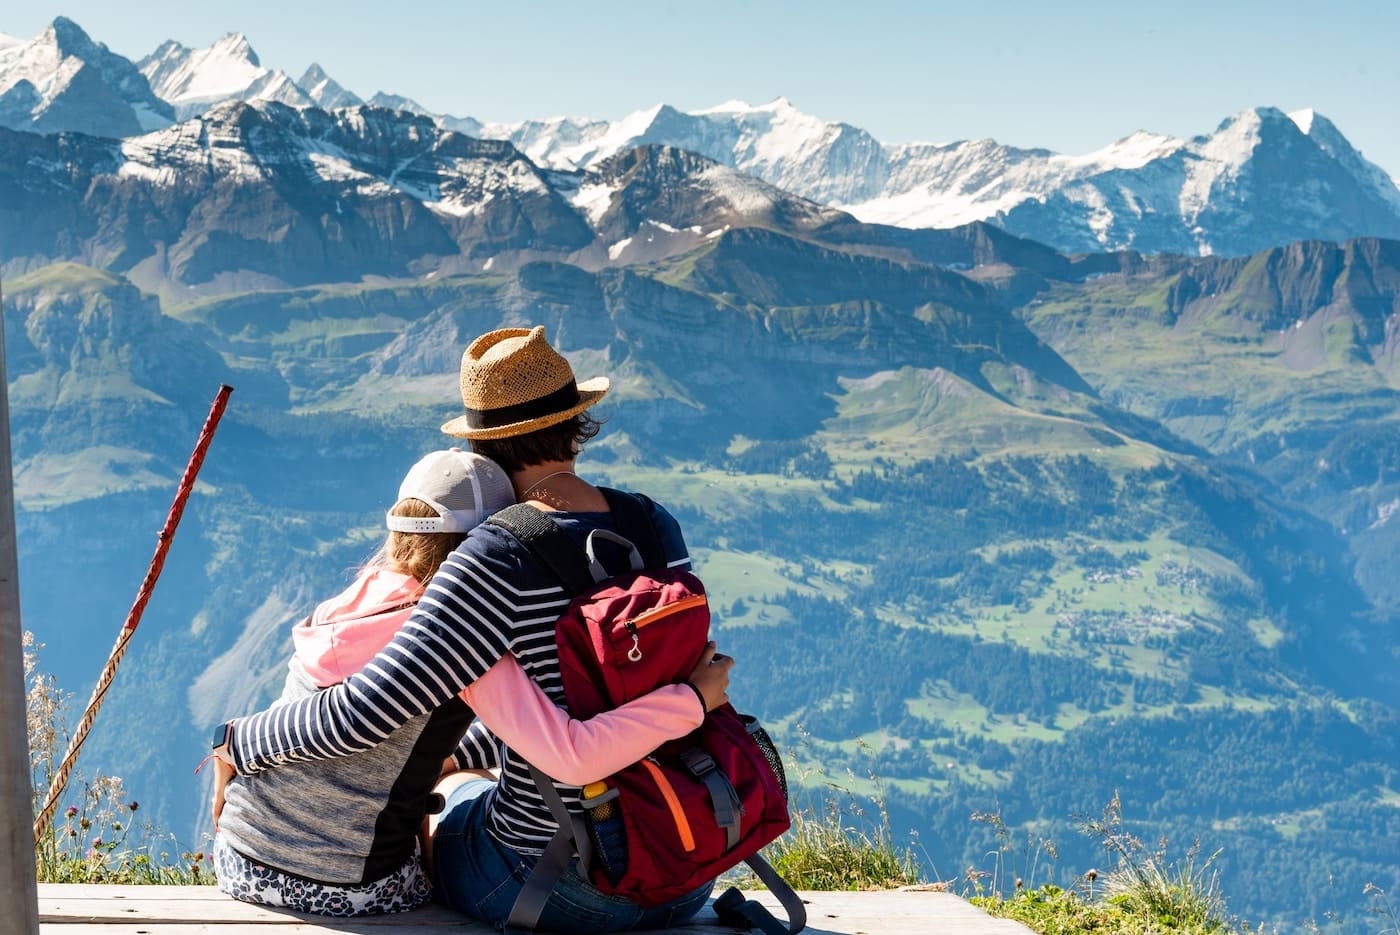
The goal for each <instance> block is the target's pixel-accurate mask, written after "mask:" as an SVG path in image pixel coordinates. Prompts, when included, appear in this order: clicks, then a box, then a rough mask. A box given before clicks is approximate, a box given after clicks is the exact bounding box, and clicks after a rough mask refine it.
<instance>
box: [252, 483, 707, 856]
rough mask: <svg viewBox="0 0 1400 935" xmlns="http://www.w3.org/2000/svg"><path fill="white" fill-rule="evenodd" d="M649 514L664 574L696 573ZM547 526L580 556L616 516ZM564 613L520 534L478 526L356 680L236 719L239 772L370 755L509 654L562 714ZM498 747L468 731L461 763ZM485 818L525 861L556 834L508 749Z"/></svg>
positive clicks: (675, 531)
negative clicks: (565, 536)
mask: <svg viewBox="0 0 1400 935" xmlns="http://www.w3.org/2000/svg"><path fill="white" fill-rule="evenodd" d="M648 504H649V505H650V507H651V518H652V522H653V525H654V526H655V528H656V530H657V532H658V534H659V535H660V538H661V544H662V549H663V552H664V553H665V556H666V561H667V565H668V567H671V568H688V567H689V565H690V558H689V556H688V554H687V552H686V547H685V540H684V538H683V537H682V535H681V530H680V526H679V524H677V523H676V521H675V518H674V517H672V516H671V515H670V514H669V513H668V512H666V511H665V510H664V509H662V508H661V507H659V506H656V505H655V504H651V503H650V501H648ZM551 516H552V518H553V519H555V520H556V521H557V522H559V524H560V525H561V526H563V528H564V529H565V531H567V532H568V533H569V534H570V535H571V536H572V537H573V538H574V539H575V540H576V541H577V542H578V543H579V545H580V547H582V544H583V541H584V539H585V538H586V537H587V535H588V533H589V532H590V531H592V530H593V529H597V528H603V529H609V530H611V529H613V524H612V516H611V514H609V513H553V514H551ZM609 567H612V566H611V565H610V566H609ZM620 567H625V565H623V566H620ZM568 603H569V598H568V596H567V595H566V594H565V592H564V589H563V587H562V586H561V584H560V583H559V581H558V579H557V578H555V576H554V575H553V574H552V573H551V572H549V571H548V570H546V569H545V568H544V567H543V566H541V565H540V564H539V563H538V562H537V561H536V560H535V558H534V556H533V555H531V553H530V552H529V550H528V549H527V548H526V547H525V546H523V545H521V544H520V542H518V541H517V540H516V539H515V537H514V536H512V535H511V534H510V533H508V532H506V531H505V530H503V529H501V528H500V527H497V526H492V525H489V524H488V525H482V526H478V527H477V528H475V529H473V530H472V531H471V533H469V534H468V536H467V538H466V540H465V541H464V542H463V543H462V545H461V546H459V547H458V549H457V551H455V552H454V553H452V555H451V557H449V558H448V560H447V561H446V562H444V563H443V566H442V568H441V569H440V570H439V571H438V573H437V574H436V575H435V576H434V577H433V579H432V581H430V582H429V584H428V588H427V590H426V592H425V593H424V595H423V597H422V599H421V600H419V602H418V608H417V610H415V611H414V613H413V615H412V616H411V617H410V618H409V619H408V621H407V622H406V623H405V624H404V626H403V628H402V629H401V630H399V632H398V633H397V634H396V635H395V636H394V638H393V640H391V641H390V642H389V644H388V645H387V646H385V647H384V649H383V650H382V651H381V652H380V653H379V654H378V655H377V656H375V657H374V659H373V660H371V661H370V662H369V663H367V664H366V665H365V667H364V668H363V669H362V670H360V672H358V673H356V674H355V675H352V676H350V677H349V678H347V679H346V680H345V681H344V682H341V683H340V684H339V685H335V686H333V687H331V688H328V689H325V690H323V691H321V692H318V693H317V694H315V695H312V696H311V697H309V698H306V699H304V700H302V701H298V702H294V703H291V704H284V705H279V706H278V707H275V708H271V709H269V710H267V711H263V712H261V713H259V714H255V715H253V716H251V717H248V718H240V719H238V720H237V721H236V722H235V725H234V731H233V740H232V746H231V751H232V754H233V760H234V764H235V765H236V766H237V768H238V772H239V773H243V774H246V773H253V772H257V771H259V770H264V769H270V768H273V767H276V766H278V765H279V764H281V763H286V762H290V761H293V760H306V759H324V758H327V757H338V756H349V755H351V754H353V753H358V752H360V751H363V750H368V749H369V748H371V747H373V746H375V745H376V744H378V743H379V742H380V741H381V740H383V739H384V738H385V737H387V736H389V734H390V733H392V732H393V731H394V729H395V728H397V727H399V726H400V725H402V724H404V723H405V722H407V721H408V720H410V719H411V718H413V717H415V716H417V715H420V714H424V713H426V712H428V711H431V710H432V709H434V708H436V707H437V706H438V705H441V704H443V703H444V702H446V701H449V700H450V699H451V698H453V697H454V696H455V695H456V694H457V693H458V692H459V691H460V690H461V689H462V688H463V687H465V686H467V685H470V684H471V683H472V682H474V681H476V679H478V678H480V677H481V676H482V675H484V674H485V673H486V671H487V670H488V669H490V668H491V666H492V665H493V664H494V663H495V662H496V660H497V659H499V658H501V657H502V656H504V655H505V654H506V653H510V654H512V655H514V656H515V658H516V659H517V660H518V661H519V663H520V665H521V667H522V668H523V669H524V670H525V672H526V673H527V674H528V675H529V676H530V677H531V678H532V679H534V680H535V682H537V683H538V684H539V686H540V687H541V688H542V689H544V692H545V694H547V695H548V696H549V697H550V698H552V699H553V700H554V701H555V702H556V703H557V704H559V705H560V706H561V707H563V706H564V690H563V683H562V680H561V676H560V672H559V656H558V651H557V649H556V647H555V642H554V625H555V622H556V621H557V620H558V618H559V615H560V614H561V613H562V612H563V610H564V608H565V607H567V606H568ZM493 741H494V738H491V737H490V735H489V734H485V733H484V732H479V731H476V730H473V731H472V732H469V734H468V736H467V737H465V738H463V744H462V746H461V747H459V748H458V762H459V763H460V764H463V765H466V764H468V763H469V762H470V765H473V766H478V765H482V764H483V763H486V762H490V760H491V759H493V758H495V757H496V755H497V751H495V750H491V749H489V747H490V746H491V745H492V743H493ZM559 792H560V795H561V796H562V797H563V799H564V801H565V803H566V804H567V805H568V806H569V807H570V809H571V810H574V811H577V810H579V809H578V805H577V801H578V789H577V787H571V786H562V785H561V786H559ZM489 820H490V825H489V827H490V830H491V832H492V834H493V835H494V836H495V838H496V839H497V840H498V841H500V842H501V843H502V844H504V845H506V846H507V847H510V848H514V849H515V850H518V851H521V852H525V853H538V852H539V850H540V849H541V848H543V847H544V845H545V844H546V843H547V842H548V840H549V838H550V836H551V835H552V834H553V833H554V829H555V827H556V825H555V822H554V820H553V818H552V817H551V816H550V814H549V808H548V806H546V805H545V803H544V800H543V799H542V798H541V797H540V795H539V793H538V792H537V791H536V790H535V785H534V782H533V781H532V780H531V779H530V774H529V771H528V769H527V768H526V765H525V762H524V761H523V760H521V759H520V758H519V757H516V756H514V755H513V754H512V753H511V752H510V751H509V750H507V751H505V756H504V760H503V762H502V768H501V781H500V783H499V785H498V786H497V789H496V795H495V797H494V799H493V801H492V814H491V817H490V819H489Z"/></svg>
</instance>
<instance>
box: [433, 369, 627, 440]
mask: <svg viewBox="0 0 1400 935" xmlns="http://www.w3.org/2000/svg"><path fill="white" fill-rule="evenodd" d="M611 385H612V384H611V381H610V380H609V379H608V378H607V377H594V378H593V379H591V380H584V381H583V382H582V383H580V384H579V385H578V399H579V401H578V403H577V405H574V406H571V407H569V408H568V409H564V410H562V411H560V412H551V413H550V414H549V415H547V416H538V417H536V418H534V419H526V420H525V421H523V422H512V423H510V424H509V425H493V426H491V427H490V428H484V429H480V428H472V427H471V426H470V425H468V424H467V417H466V416H458V417H457V418H455V419H453V420H452V421H451V422H445V423H443V426H442V430H443V432H444V433H446V434H448V435H452V436H454V437H456V438H479V439H483V440H485V439H492V438H512V437H514V436H516V435H524V434H525V433H526V432H533V431H535V430H537V429H543V428H548V427H549V426H551V425H558V424H559V423H560V422H563V421H564V420H565V419H568V418H571V417H572V416H576V415H578V414H579V413H580V412H583V411H584V410H585V409H587V408H588V407H589V406H592V405H593V404H594V403H596V402H598V400H600V399H602V398H603V396H604V395H606V394H607V392H608V388H609V387H610V386H611Z"/></svg>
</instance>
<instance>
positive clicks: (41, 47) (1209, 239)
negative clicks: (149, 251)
mask: <svg viewBox="0 0 1400 935" xmlns="http://www.w3.org/2000/svg"><path fill="white" fill-rule="evenodd" d="M59 34H62V36H63V37H65V38H64V39H63V41H59V39H58V38H57V37H58V35H59ZM89 60H91V62H89ZM123 63H124V64H123ZM134 67H135V66H132V65H131V63H129V62H126V60H125V59H120V57H119V56H113V55H112V54H111V53H110V52H107V50H106V49H105V47H100V46H98V45H97V44H95V43H93V42H92V41H91V40H90V39H88V37H87V36H86V35H85V34H83V33H82V31H81V29H80V28H78V27H77V25H76V24H74V23H72V22H71V21H69V20H65V19H60V20H57V21H55V25H54V27H51V28H50V29H49V30H48V31H46V32H45V33H44V34H43V35H41V36H40V37H39V38H37V39H35V40H33V41H32V42H30V43H23V42H18V41H16V42H14V43H12V44H9V45H7V46H6V47H5V48H4V49H0V125H3V126H9V127H11V128H13V129H22V130H34V131H37V132H55V131H62V130H71V131H78V132H85V133H92V134H96V135H104V136H117V137H122V136H129V135H133V134H135V133H138V132H141V131H143V130H149V129H153V128H156V127H159V126H162V125H164V122H165V121H167V120H169V119H172V116H173V117H174V118H180V119H184V118H187V117H191V116H196V115H198V114H201V113H204V112H205V111H207V110H208V109H210V108H211V107H213V106H215V105H216V104H218V103H220V102H224V101H228V100H243V101H250V102H256V101H277V102H281V103H285V104H289V105H291V106H294V107H313V106H315V107H322V108H337V107H342V106H356V105H358V104H359V103H360V102H361V99H360V98H359V97H358V96H357V95H355V94H354V93H353V92H351V91H349V90H348V89H346V88H344V87H342V86H341V85H339V84H338V83H336V82H335V81H334V79H333V78H331V77H330V76H329V75H328V74H326V72H325V71H324V69H321V68H320V67H319V66H315V65H313V66H311V67H309V68H308V69H307V71H306V73H305V74H304V75H303V76H302V78H301V79H300V81H293V80H292V78H291V77H290V76H289V75H287V74H286V73H285V72H282V71H279V70H275V69H270V68H266V67H264V66H263V65H262V64H261V62H260V60H259V59H258V57H257V55H256V53H255V52H254V51H253V50H252V47H251V45H250V44H249V42H248V40H247V38H246V37H245V36H243V35H242V34H239V33H230V34H227V35H225V36H224V37H222V38H221V39H219V40H218V41H217V42H215V43H214V44H213V45H212V46H210V47H209V48H206V49H189V48H186V47H185V46H182V45H180V44H179V43H177V42H175V41H173V40H172V41H168V42H166V43H164V44H163V45H162V46H161V47H160V48H158V49H157V50H155V52H153V53H152V54H151V55H148V56H147V57H145V58H143V59H142V60H141V62H140V63H139V68H140V73H141V75H142V76H143V77H144V78H145V79H147V81H148V83H149V88H148V89H141V88H139V87H138V86H137V85H136V84H135V83H134V82H133V76H132V75H131V71H132V69H133V68H134ZM69 73H73V74H77V75H80V76H83V77H82V80H81V81H79V83H78V84H77V85H72V86H71V87H70V85H71V82H70V81H68V80H67V79H66V78H65V77H64V76H66V75H68V74H69ZM26 76H27V77H26ZM136 80H137V81H139V79H136ZM36 81H37V82H38V84H35V82H36ZM39 86H43V87H45V88H50V87H51V86H52V87H53V88H57V87H60V86H61V87H63V88H65V89H66V90H65V91H64V93H62V94H57V92H56V91H52V90H45V91H44V92H43V93H42V94H41V93H40V92H38V91H37V90H36V88H38V87H39ZM151 89H154V90H153V91H152V90H151ZM55 95H57V96H55ZM370 101H371V103H374V104H377V105H380V106H384V107H389V108H394V109H400V110H406V111H410V112H416V113H420V114H426V115H427V116H429V117H431V118H432V120H433V121H434V122H435V123H437V124H438V125H439V126H440V127H442V128H444V129H447V130H453V131H457V132H462V133H466V134H468V135H472V136H480V137H484V138H490V139H499V140H507V141H509V142H511V143H512V144H513V145H514V146H516V148H517V149H519V150H520V151H521V152H522V153H524V154H525V155H526V156H527V157H528V158H529V159H530V160H532V161H534V162H535V163H536V164H538V165H539V166H541V167H542V168H545V169H554V170H561V171H567V172H574V171H579V170H584V169H591V168H594V167H596V166H597V165H599V164H600V163H602V162H604V161H606V160H608V159H610V158H612V157H614V156H616V155H617V154H618V153H621V152H624V151H626V150H629V149H634V148H636V147H639V146H644V145H651V144H657V145H664V146H671V147H674V148H679V149H685V150H688V151H691V152H695V153H698V154H700V155H703V156H706V157H708V158H710V159H712V160H714V161H716V162H718V163H721V164H723V165H726V166H728V167H730V168H733V169H737V170H739V171H741V172H743V173H745V174H747V175H752V176H754V177H756V178H759V179H762V180H764V181H765V182H768V183H769V184H771V185H774V186H776V187H778V188H780V189H783V190H784V191H788V192H791V193H793V194H795V195H798V196H801V197H804V198H808V199H810V200H813V201H816V202H818V203H821V204H824V205H829V206H832V207H836V208H839V209H843V210H846V211H848V212H850V213H851V214H853V215H854V216H856V217H858V218H860V219H861V220H863V221H867V222H878V223H883V224H890V225H895V226H901V227H907V228H930V227H932V228H946V227H956V226H960V225H963V224H967V223H970V222H973V221H979V220H982V221H987V222H989V223H992V224H994V225H996V226H999V227H1002V228H1004V229H1005V230H1007V231H1009V232H1011V233H1014V234H1017V235H1019V236H1023V237H1027V238H1030V239H1033V240H1038V241H1041V242H1043V243H1047V244H1049V245H1051V246H1053V247H1055V248H1056V249H1057V250H1059V251H1061V252H1068V253H1078V252H1098V251H1105V250H1121V249H1134V250H1138V251H1140V252H1144V253H1163V252H1172V253H1185V254H1202V255H1204V254H1223V255H1231V256H1239V255H1248V254H1251V253H1254V252H1257V251H1258V250H1261V249H1265V248H1267V247H1270V246H1276V245H1281V244H1284V243H1289V242H1292V241H1294V240H1301V239H1328V240H1339V241H1340V240H1346V239H1349V238H1353V237H1366V236H1369V237H1400V189H1397V186H1396V183H1395V181H1394V179H1392V178H1391V177H1390V176H1389V175H1388V174H1387V173H1386V172H1384V171H1383V170H1381V169H1380V168H1379V167H1378V166H1376V165H1374V164H1372V163H1370V162H1369V161H1367V160H1366V159H1365V157H1364V156H1362V154H1361V153H1359V152H1358V151H1357V150H1356V149H1355V148H1354V147H1352V146H1351V145H1350V143H1348V142H1347V140H1346V138H1345V136H1344V135H1343V134H1342V133H1341V132H1340V131H1339V130H1338V129H1337V128H1336V126H1335V125H1333V124H1332V123H1331V122H1329V121H1328V120H1326V118H1324V117H1322V116H1321V115H1319V114H1316V113H1314V112H1313V111H1299V112H1296V113H1294V114H1291V115H1286V114H1283V113H1282V112H1281V111H1278V110H1275V109H1273V108H1269V107H1258V108H1253V109H1251V110H1246V111H1243V112H1241V113H1239V114H1236V115H1234V116H1232V117H1230V118H1228V119H1226V120H1225V121H1224V122H1223V123H1221V125H1220V126H1219V127H1218V128H1217V129H1216V130H1215V131H1214V132H1211V133H1208V134H1203V135H1200V136H1197V137H1195V138H1192V139H1189V140H1181V139H1175V138H1171V137H1166V136H1162V135H1160V134H1154V133H1149V132H1137V133H1134V134H1131V135H1129V136H1127V137H1125V138H1124V139H1121V140H1119V141H1117V142H1115V143H1112V144H1110V145H1109V146H1106V147H1103V148H1102V149H1100V150H1097V151H1095V152H1092V153H1088V154H1084V155H1063V154H1058V153H1052V152H1049V151H1047V150H1041V149H1030V150H1026V149H1018V148H1015V147H1009V146H1005V145H1002V144H999V143H997V142H995V141H993V140H972V141H959V142H953V143H942V144H932V143H901V144H885V143H882V142H880V141H878V140H876V139H875V138H874V137H873V136H871V135H870V134H869V133H868V132H866V131H864V130H862V129H860V128H859V127H856V126H853V125H851V124H848V123H844V122H839V121H828V120H823V119H820V118H817V117H813V116H811V115H808V114H805V113H803V112H801V111H799V110H798V109H797V108H796V107H794V106H793V105H792V104H791V103H790V102H788V101H787V100H785V99H782V98H779V99H778V100H776V101H773V102H771V103H769V104H764V105H760V106H750V105H748V104H746V103H743V102H729V103H726V104H721V105H719V106H717V107H713V108H708V109H705V110H699V111H693V112H689V113H687V112H683V111H680V110H678V109H676V108H674V107H670V106H668V105H664V104H661V105H657V106H655V107H652V108H648V109H645V110H640V111H637V112H635V113H632V114H629V115H627V116H626V117H623V118H622V119H620V120H616V121H606V120H591V119H581V118H567V117H566V118H555V119H552V120H543V121H541V120H526V121H521V122H518V123H500V124H483V123H481V122H480V121H477V120H474V119H472V118H470V117H452V116H450V115H445V114H434V113H429V112H428V111H426V109H425V108H423V107H421V105H418V104H416V103H415V102H413V101H412V100H410V99H409V98H406V97H402V96H400V95H395V94H389V93H385V92H380V93H378V94H376V95H375V96H373V97H372V98H371V99H370Z"/></svg>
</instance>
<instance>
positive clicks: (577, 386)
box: [442, 325, 610, 439]
mask: <svg viewBox="0 0 1400 935" xmlns="http://www.w3.org/2000/svg"><path fill="white" fill-rule="evenodd" d="M609 385H610V384H609V381H608V378H607V377H595V378H593V379H592V380H585V381H584V382H582V383H575V382H574V369H573V368H572V367H570V366H569V362H568V361H567V360H565V359H564V355H562V354H560V353H559V352H558V351H556V350H555V349H554V348H552V347H550V345H549V342H548V341H546V340H545V338H544V326H543V325H536V326H535V327H533V328H501V329H499V330H497V331H488V332H486V333H485V334H483V335H482V336H481V337H479V338H477V339H476V340H475V341H473V342H472V343H471V345H470V346H469V347H468V348H467V349H466V351H465V352H463V354H462V406H463V407H464V408H465V409H466V413H465V414H464V415H460V416H458V417H457V418H455V419H453V420H452V421H451V422H448V423H446V424H445V425H443V427H442V430H443V431H444V432H446V433H447V434H448V435H455V436H457V437H458V438H481V439H489V438H511V437H513V436H515V435H524V434H525V433H526V432H533V431H535V430H536V429H542V428H546V427H548V426H551V425H557V424H558V423H560V422H563V421H564V420H565V419H568V418H570V417H571V416H575V415H577V414H579V413H580V412H583V410H585V409H587V408H588V407H589V406H591V405H593V404H594V403H596V402H597V401H598V400H600V399H602V398H603V394H604V393H606V392H607V391H608V386H609Z"/></svg>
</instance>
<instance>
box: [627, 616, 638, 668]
mask: <svg viewBox="0 0 1400 935" xmlns="http://www.w3.org/2000/svg"><path fill="white" fill-rule="evenodd" d="M623 626H625V627H626V628H627V632H628V633H631V634H632V648H631V649H629V650H628V651H627V658H628V659H631V660H632V661H633V662H641V661H642V639H641V636H640V635H638V633H637V625H636V624H635V623H633V622H632V621H631V620H629V621H627V622H626V623H625V624H623Z"/></svg>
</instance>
